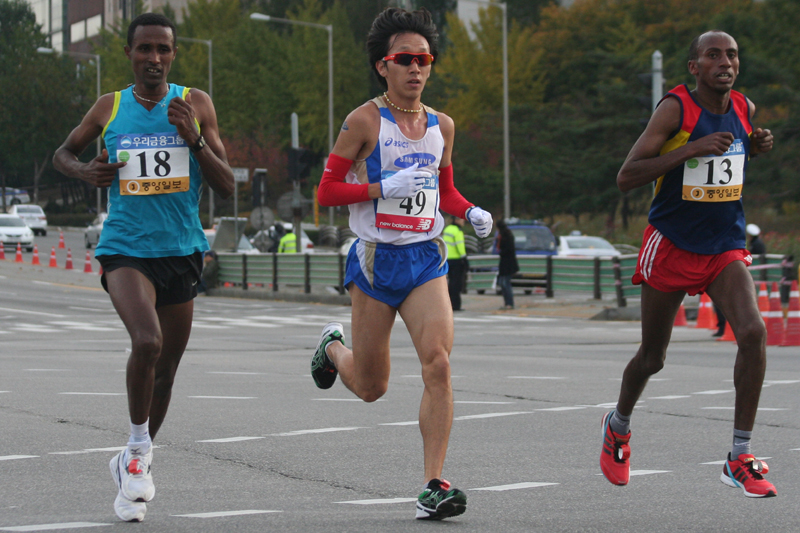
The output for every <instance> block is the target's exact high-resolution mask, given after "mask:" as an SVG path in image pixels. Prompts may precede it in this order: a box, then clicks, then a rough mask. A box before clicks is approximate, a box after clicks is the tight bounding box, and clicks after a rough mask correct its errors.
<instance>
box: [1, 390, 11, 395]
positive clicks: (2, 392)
mask: <svg viewBox="0 0 800 533" xmlns="http://www.w3.org/2000/svg"><path fill="white" fill-rule="evenodd" d="M7 392H11V391H10V390H0V394H5V393H7Z"/></svg>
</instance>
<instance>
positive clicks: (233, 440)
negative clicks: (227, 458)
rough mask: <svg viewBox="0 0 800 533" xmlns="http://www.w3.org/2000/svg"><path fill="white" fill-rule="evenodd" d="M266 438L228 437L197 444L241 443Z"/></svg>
mask: <svg viewBox="0 0 800 533" xmlns="http://www.w3.org/2000/svg"><path fill="white" fill-rule="evenodd" d="M264 438H266V437H228V438H225V439H207V440H198V441H196V442H241V441H244V440H258V439H264Z"/></svg>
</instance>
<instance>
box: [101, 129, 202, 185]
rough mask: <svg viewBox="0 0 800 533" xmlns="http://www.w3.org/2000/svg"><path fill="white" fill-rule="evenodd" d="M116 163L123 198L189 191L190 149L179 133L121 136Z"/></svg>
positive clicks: (119, 137) (118, 137)
mask: <svg viewBox="0 0 800 533" xmlns="http://www.w3.org/2000/svg"><path fill="white" fill-rule="evenodd" d="M117 161H120V162H123V163H127V165H125V166H124V167H122V168H120V169H119V193H120V194H122V195H138V196H142V195H151V194H170V193H174V192H185V191H188V190H189V186H190V183H191V179H190V177H189V147H188V146H187V145H186V141H184V140H183V138H182V137H181V136H180V135H178V134H177V132H168V133H150V134H120V135H118V136H117Z"/></svg>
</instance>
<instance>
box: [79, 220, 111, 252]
mask: <svg viewBox="0 0 800 533" xmlns="http://www.w3.org/2000/svg"><path fill="white" fill-rule="evenodd" d="M107 218H108V213H100V214H99V215H97V216H96V217H95V219H94V220H92V223H91V224H89V227H88V228H86V229H85V230H83V242H84V243H85V244H86V249H87V250H88V249H89V248H91V247H92V245H95V246H97V243H98V242H100V234H101V233H102V232H103V223H104V222H105V221H106V219H107Z"/></svg>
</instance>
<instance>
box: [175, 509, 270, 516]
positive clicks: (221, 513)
mask: <svg viewBox="0 0 800 533" xmlns="http://www.w3.org/2000/svg"><path fill="white" fill-rule="evenodd" d="M282 512H283V511H267V510H264V509H247V510H244V511H218V512H215V513H194V514H174V515H170V516H179V517H181V518H220V517H224V516H242V515H248V514H266V513H282Z"/></svg>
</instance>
